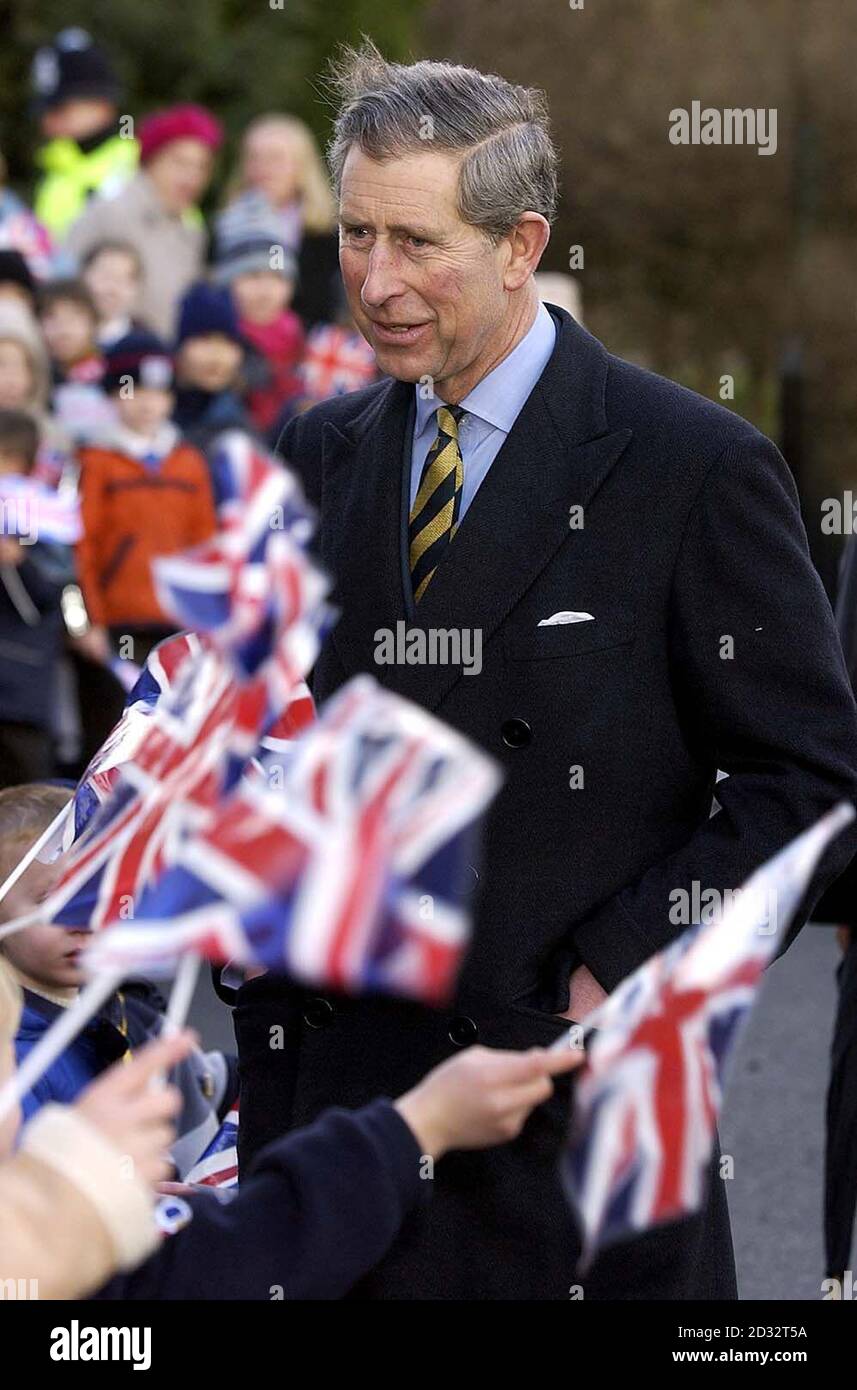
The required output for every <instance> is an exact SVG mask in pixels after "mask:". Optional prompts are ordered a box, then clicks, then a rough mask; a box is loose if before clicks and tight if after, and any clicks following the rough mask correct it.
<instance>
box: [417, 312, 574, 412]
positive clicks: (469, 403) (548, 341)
mask: <svg viewBox="0 0 857 1390" xmlns="http://www.w3.org/2000/svg"><path fill="white" fill-rule="evenodd" d="M555 343H556V328H555V327H554V321H553V319H552V318H551V316H550V314H549V313H548V311H547V309H546V308H545V306H544V304H542V303H540V304H539V307H538V310H537V311H536V316H535V318H534V319H533V322H532V325H531V327H530V328H529V329H528V330H527V332H526V333H525V334H524V336H523V338H522V339H521V341H520V342H519V343H518V344H517V346H516V347H514V348H513V349H512V351H511V352H510V353H509V355H508V356H507V357H504V358H503V361H502V362H498V363H497V366H496V367H493V368H492V369H491V371H490V372H488V373H487V375H486V376H484V377H483V378H482V380H481V381H479V382H477V384H476V385H475V386H474V388H473V390H472V391H470V392H468V394H467V395H466V396H465V397H464V399H463V400H462V401H461V402H460V405H461V408H462V410H465V411H466V412H467V414H468V415H477V416H478V417H479V419H480V420H484V421H485V422H486V424H489V425H491V426H492V427H493V428H494V429H499V430H502V431H503V433H504V434H508V433H509V431H510V430H511V428H512V426H513V425H514V423H515V421H516V420H517V418H518V416H519V415H520V413H521V409H522V407H523V404H524V402H525V401H526V399H527V397H528V396H529V394H530V392H531V391H532V389H533V387H534V386H535V384H536V382H537V381H538V379H539V377H540V376H541V374H542V372H543V371H544V369H545V367H546V366H547V363H548V359H549V358H550V356H551V354H552V353H553V350H554V346H555ZM414 389H415V392H416V402H417V418H416V432H417V433H418V434H419V432H420V431H421V430H422V429H423V427H424V426H425V424H426V423H427V421H428V419H429V417H430V416H431V415H433V414H434V412H435V411H436V410H437V409H438V401H437V397H436V396H430V397H428V398H426V397H423V396H421V395H420V386H419V384H418V385H417V386H416V387H415V388H414ZM441 404H443V402H441Z"/></svg>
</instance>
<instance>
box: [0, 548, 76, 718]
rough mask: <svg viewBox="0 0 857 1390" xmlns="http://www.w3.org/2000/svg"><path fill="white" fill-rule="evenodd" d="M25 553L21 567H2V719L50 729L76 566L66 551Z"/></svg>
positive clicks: (0, 647) (46, 549)
mask: <svg viewBox="0 0 857 1390" xmlns="http://www.w3.org/2000/svg"><path fill="white" fill-rule="evenodd" d="M22 550H23V553H24V558H23V560H22V561H21V564H20V565H15V566H12V565H3V566H0V720H2V721H3V722H9V723H15V724H33V725H35V726H36V727H37V728H40V729H49V728H51V726H52V724H53V719H54V702H55V699H56V665H57V660H58V658H59V655H60V653H61V651H62V649H63V644H64V641H65V626H64V624H63V619H62V610H61V607H60V600H61V598H62V591H63V589H64V587H65V585H66V584H69V583H71V582H72V580H73V578H74V567H73V564H72V560H71V552H70V551H69V549H68V547H67V546H62V545H49V544H47V543H44V542H42V541H37V542H36V543H35V544H34V545H29V546H22Z"/></svg>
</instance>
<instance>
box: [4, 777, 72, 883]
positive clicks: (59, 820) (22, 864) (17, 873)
mask: <svg viewBox="0 0 857 1390" xmlns="http://www.w3.org/2000/svg"><path fill="white" fill-rule="evenodd" d="M73 804H74V803H73V802H72V801H69V802H67V803H66V805H65V806H63V808H62V810H61V811H59V812H58V813H57V815H55V816H54V818H53V820H52V821H51V823H50V825H49V826H48V828H47V830H43V831H42V833H41V835H40V836H39V838H38V840H36V842H35V844H33V845H30V848H29V849H28V850H27V853H26V854H25V855H24V857H23V859H21V860H19V862H18V863H17V864H16V865H15V867H14V869H13V870H12V872H11V873H10V874H9V876H8V878H6V879H4V881H3V883H2V884H0V902H2V901H3V899H4V898H5V896H6V894H7V893H8V892H9V890H10V888H14V887H15V884H16V883H17V882H18V879H19V878H20V877H21V875H22V874H24V873H26V871H27V869H28V868H29V867H30V865H31V864H32V862H33V860H34V859H37V858H38V855H39V852H40V851H41V850H43V849H44V847H45V845H46V844H47V843H48V841H49V840H50V839H51V838H52V836H54V835H55V834H56V832H57V831H58V830H59V828H60V826H61V825H63V824H64V823H65V821H66V820H67V819H68V817H69V814H70V812H71V808H72V806H73Z"/></svg>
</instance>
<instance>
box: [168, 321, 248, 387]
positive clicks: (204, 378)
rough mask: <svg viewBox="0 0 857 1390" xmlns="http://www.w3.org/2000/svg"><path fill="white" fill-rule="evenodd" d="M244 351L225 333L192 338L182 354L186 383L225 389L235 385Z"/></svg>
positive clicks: (183, 375) (182, 377)
mask: <svg viewBox="0 0 857 1390" xmlns="http://www.w3.org/2000/svg"><path fill="white" fill-rule="evenodd" d="M243 356H244V354H243V353H242V351H241V348H240V347H239V346H238V344H237V343H234V342H233V341H232V339H231V338H227V337H226V336H225V334H223V333H206V334H205V335H204V336H203V337H200V338H188V339H187V341H186V342H184V343H182V345H181V348H180V349H179V354H178V362H177V365H178V370H179V373H180V376H181V380H182V384H183V385H185V386H196V387H198V388H199V389H200V390H202V391H225V390H227V389H228V387H230V386H234V384H235V381H236V378H237V376H238V372H239V369H240V367H241V362H242V359H243Z"/></svg>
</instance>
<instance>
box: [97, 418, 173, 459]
mask: <svg viewBox="0 0 857 1390" xmlns="http://www.w3.org/2000/svg"><path fill="white" fill-rule="evenodd" d="M179 438H180V436H179V432H178V430H177V429H176V427H175V425H173V424H172V423H171V422H170V421H169V420H168V421H166V422H165V423H164V424H163V425H161V428H160V429H159V430H158V433H157V434H156V435H155V437H154V439H144V438H143V436H142V435H140V434H134V433H133V431H132V430H129V429H125V428H124V427H123V426H122V425H117V426H116V428H115V429H114V430H113V431H112V437H111V440H110V443H111V444H112V445H113V447H114V448H115V449H118V451H119V453H121V454H127V455H129V457H130V458H133V459H136V460H137V461H138V463H142V462H143V461H144V460H146V459H152V458H156V457H157V458H159V459H164V458H166V456H167V454H170V453H172V451H173V449H174V448H175V447H176V445H177V444H178V442H179Z"/></svg>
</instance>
